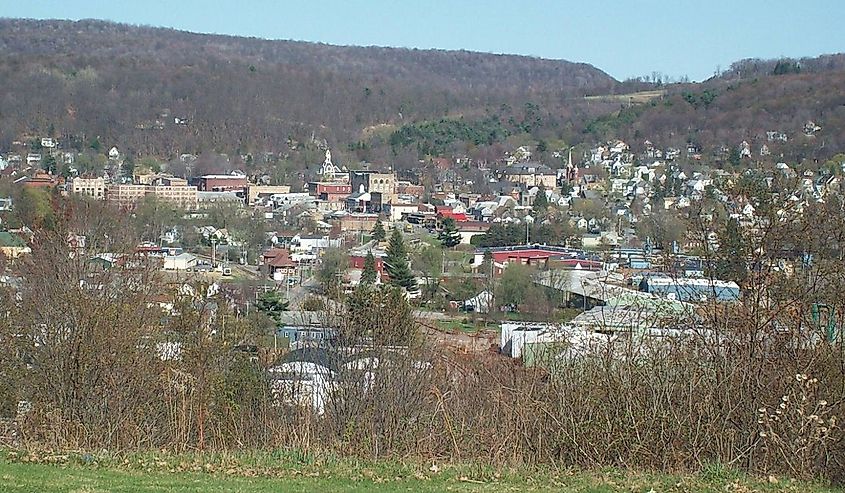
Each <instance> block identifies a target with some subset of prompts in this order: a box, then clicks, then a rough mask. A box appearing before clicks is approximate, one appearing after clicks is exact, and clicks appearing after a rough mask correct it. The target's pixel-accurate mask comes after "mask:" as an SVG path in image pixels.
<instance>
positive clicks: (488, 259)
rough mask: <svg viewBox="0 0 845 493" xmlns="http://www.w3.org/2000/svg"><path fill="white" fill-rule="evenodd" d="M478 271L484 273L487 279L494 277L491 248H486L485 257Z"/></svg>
mask: <svg viewBox="0 0 845 493" xmlns="http://www.w3.org/2000/svg"><path fill="white" fill-rule="evenodd" d="M478 272H480V273H481V274H484V276H485V277H486V278H487V280H492V279H493V252H491V251H490V249H489V248H487V249H486V250H484V259H483V260H482V261H481V266H480V267H479V269H478Z"/></svg>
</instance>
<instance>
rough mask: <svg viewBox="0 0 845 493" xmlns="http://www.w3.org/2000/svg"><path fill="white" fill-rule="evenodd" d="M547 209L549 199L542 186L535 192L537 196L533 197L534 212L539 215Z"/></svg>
mask: <svg viewBox="0 0 845 493" xmlns="http://www.w3.org/2000/svg"><path fill="white" fill-rule="evenodd" d="M548 208H549V198H548V197H546V187H544V186H543V185H542V184H541V185H540V188H539V189H538V190H537V196H536V197H534V212H536V213H538V214H541V213H543V212H546V209H548Z"/></svg>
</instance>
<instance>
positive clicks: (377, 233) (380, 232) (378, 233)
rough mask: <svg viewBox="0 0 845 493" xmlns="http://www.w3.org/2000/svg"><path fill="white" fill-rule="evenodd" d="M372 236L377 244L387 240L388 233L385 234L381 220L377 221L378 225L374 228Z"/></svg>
mask: <svg viewBox="0 0 845 493" xmlns="http://www.w3.org/2000/svg"><path fill="white" fill-rule="evenodd" d="M372 235H373V239H374V240H376V241H377V242H382V241H384V239H385V238H387V233H385V232H384V226H383V225H382V224H381V219H378V220H376V224H375V226H373V231H372Z"/></svg>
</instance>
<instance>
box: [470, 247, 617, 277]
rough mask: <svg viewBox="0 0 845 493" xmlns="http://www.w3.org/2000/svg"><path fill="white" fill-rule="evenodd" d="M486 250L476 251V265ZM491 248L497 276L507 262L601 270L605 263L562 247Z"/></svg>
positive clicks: (474, 261) (542, 267)
mask: <svg viewBox="0 0 845 493" xmlns="http://www.w3.org/2000/svg"><path fill="white" fill-rule="evenodd" d="M485 250H486V249H481V248H479V249H478V250H476V251H475V259H474V260H473V264H474V265H481V263H482V262H483V260H484V251H485ZM489 250H490V253H491V255H492V256H493V264H494V266H495V267H494V269H495V270H494V274H495V275H497V276H498V275H501V274H502V272H503V270H504V266H505V264H506V263H507V264H511V263H517V264H523V265H532V266H536V267H539V268H541V269H546V268H549V267H553V268H558V269H573V270H601V268H602V265H603V264H602V262H600V261H598V260H591V259H586V258H578V255H577V253H576V252H574V251H572V250H569V249H567V248H562V247H553V246H546V247H542V246H514V247H503V248H490V249H489Z"/></svg>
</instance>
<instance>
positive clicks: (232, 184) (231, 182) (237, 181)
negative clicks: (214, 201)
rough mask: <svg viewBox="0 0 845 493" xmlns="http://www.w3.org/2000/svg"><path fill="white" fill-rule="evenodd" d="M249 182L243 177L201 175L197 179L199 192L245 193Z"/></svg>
mask: <svg viewBox="0 0 845 493" xmlns="http://www.w3.org/2000/svg"><path fill="white" fill-rule="evenodd" d="M248 185H249V181H248V180H247V179H246V176H244V175H203V176H200V177H199V178H197V190H199V191H201V192H245V191H246V188H247V186H248Z"/></svg>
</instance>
